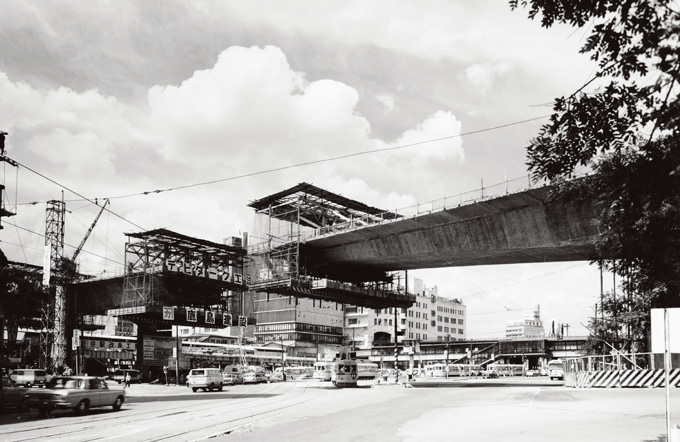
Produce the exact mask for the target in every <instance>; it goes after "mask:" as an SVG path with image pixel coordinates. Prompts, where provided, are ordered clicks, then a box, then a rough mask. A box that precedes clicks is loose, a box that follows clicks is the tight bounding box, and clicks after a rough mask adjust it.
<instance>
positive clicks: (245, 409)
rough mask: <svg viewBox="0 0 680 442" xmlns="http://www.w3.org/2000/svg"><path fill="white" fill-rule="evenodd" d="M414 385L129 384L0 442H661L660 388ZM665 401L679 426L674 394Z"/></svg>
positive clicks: (0, 419)
mask: <svg viewBox="0 0 680 442" xmlns="http://www.w3.org/2000/svg"><path fill="white" fill-rule="evenodd" d="M413 385H414V386H415V387H416V388H405V387H404V386H395V385H388V386H374V387H373V388H371V386H370V385H364V386H363V387H362V388H355V389H336V388H334V387H331V386H330V385H329V384H328V383H321V382H313V381H305V382H287V383H278V384H267V385H251V386H234V387H229V388H228V389H227V390H226V391H223V392H212V393H202V392H199V393H192V392H191V391H190V390H187V389H186V388H184V387H176V386H170V387H165V386H158V385H133V386H132V387H131V388H130V389H129V390H128V401H127V402H126V404H125V405H124V406H123V409H122V410H121V411H118V412H113V411H111V410H110V409H102V410H93V411H92V412H91V414H90V415H88V416H82V417H81V416H73V415H72V414H70V413H67V412H58V413H56V414H55V416H54V417H51V418H49V419H44V418H40V417H39V416H38V415H37V413H35V412H32V413H30V414H17V413H3V414H2V415H0V424H3V425H1V426H0V440H2V441H7V442H9V441H24V440H60V441H82V440H124V441H126V442H134V441H152V440H155V441H160V440H177V441H188V440H204V439H207V438H212V439H213V440H220V441H266V440H272V441H289V440H292V441H296V442H305V441H314V442H319V441H348V440H352V441H371V442H380V441H422V440H426V441H452V440H461V441H466V442H468V441H496V440H498V441H504V442H505V441H525V442H533V441H537V442H538V441H540V442H551V441H565V440H568V441H617V442H618V441H635V442H643V441H645V442H646V441H650V442H651V441H662V440H664V436H663V434H664V431H665V420H664V412H665V408H664V407H665V396H664V390H662V389H593V390H580V389H570V388H564V387H562V386H560V385H559V384H558V383H554V382H550V381H546V380H544V379H542V378H538V379H527V378H524V379H522V378H519V379H512V378H509V379H493V380H472V381H469V382H468V381H460V380H457V381H449V382H439V383H435V382H432V381H428V382H422V381H421V382H416V383H414V384H413ZM428 387H429V388H428ZM671 400H672V406H673V415H674V416H675V419H674V423H680V390H678V389H675V390H673V391H672V399H671ZM17 417H20V419H19V420H16V419H17Z"/></svg>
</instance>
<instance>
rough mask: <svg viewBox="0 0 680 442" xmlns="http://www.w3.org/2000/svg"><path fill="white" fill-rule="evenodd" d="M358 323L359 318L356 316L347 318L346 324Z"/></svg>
mask: <svg viewBox="0 0 680 442" xmlns="http://www.w3.org/2000/svg"><path fill="white" fill-rule="evenodd" d="M358 323H359V320H358V319H357V318H348V319H347V324H348V325H356V324H358Z"/></svg>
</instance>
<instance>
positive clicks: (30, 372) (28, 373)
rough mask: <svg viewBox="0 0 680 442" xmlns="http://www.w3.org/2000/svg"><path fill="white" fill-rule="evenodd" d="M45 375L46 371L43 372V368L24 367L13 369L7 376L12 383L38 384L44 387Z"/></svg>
mask: <svg viewBox="0 0 680 442" xmlns="http://www.w3.org/2000/svg"><path fill="white" fill-rule="evenodd" d="M46 375H47V373H45V370H39V369H32V368H24V369H19V370H14V371H13V372H12V373H10V375H9V377H10V379H12V380H13V381H14V383H16V384H17V385H20V386H24V387H32V386H34V385H38V386H41V387H44V386H45V377H46Z"/></svg>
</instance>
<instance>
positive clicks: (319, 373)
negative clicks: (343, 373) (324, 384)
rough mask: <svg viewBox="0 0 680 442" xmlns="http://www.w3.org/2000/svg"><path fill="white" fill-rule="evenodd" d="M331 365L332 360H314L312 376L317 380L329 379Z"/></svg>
mask: <svg viewBox="0 0 680 442" xmlns="http://www.w3.org/2000/svg"><path fill="white" fill-rule="evenodd" d="M332 366H333V363H332V362H315V363H314V374H313V375H312V378H313V379H316V380H318V381H330V380H331V367H332Z"/></svg>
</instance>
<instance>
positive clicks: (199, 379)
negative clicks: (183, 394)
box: [187, 368, 224, 393]
mask: <svg viewBox="0 0 680 442" xmlns="http://www.w3.org/2000/svg"><path fill="white" fill-rule="evenodd" d="M223 385H224V383H223V381H222V371H221V370H220V369H219V368H194V369H193V370H191V371H190V372H189V376H187V387H189V388H191V390H192V391H193V392H194V393H196V392H197V391H198V389H199V388H200V389H202V390H203V391H206V390H207V391H213V390H214V389H215V388H217V391H222V386H223Z"/></svg>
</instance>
